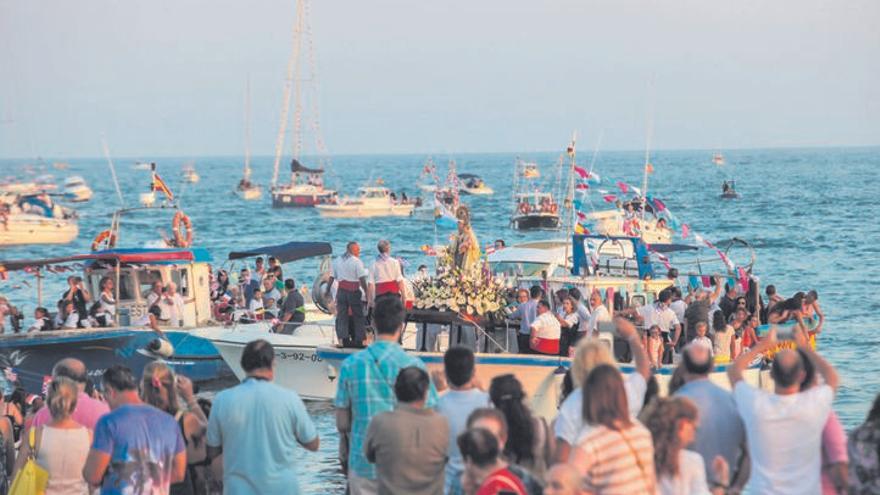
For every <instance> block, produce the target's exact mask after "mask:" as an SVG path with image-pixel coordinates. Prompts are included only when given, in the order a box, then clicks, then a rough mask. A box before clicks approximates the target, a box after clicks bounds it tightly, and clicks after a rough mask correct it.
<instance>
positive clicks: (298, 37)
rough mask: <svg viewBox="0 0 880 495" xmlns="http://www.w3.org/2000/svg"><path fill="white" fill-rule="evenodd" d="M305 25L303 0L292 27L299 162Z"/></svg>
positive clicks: (294, 140)
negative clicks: (302, 55)
mask: <svg viewBox="0 0 880 495" xmlns="http://www.w3.org/2000/svg"><path fill="white" fill-rule="evenodd" d="M304 25H305V0H297V2H296V25H295V27H294V38H293V39H294V42H293V59H294V69H295V74H296V80H295V81H294V86H293V136H292V138H291V144H293V158H295V159H296V160H297V161H300V155H302V113H303V112H302V80H303V78H302V57H301V54H302V33H303V26H304ZM293 178H294V172H293V171H291V172H290V182H291V183H293Z"/></svg>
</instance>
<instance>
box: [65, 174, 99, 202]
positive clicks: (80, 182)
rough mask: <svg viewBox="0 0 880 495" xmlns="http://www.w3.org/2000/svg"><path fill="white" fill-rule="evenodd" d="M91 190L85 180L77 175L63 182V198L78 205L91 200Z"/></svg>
mask: <svg viewBox="0 0 880 495" xmlns="http://www.w3.org/2000/svg"><path fill="white" fill-rule="evenodd" d="M92 194H93V193H92V189H91V188H90V187H89V186H88V184H86V180H85V179H83V178H82V177H80V176H78V175H74V176H72V177H68V178H67V179H65V180H64V197H65V198H66V199H67V200H68V201H72V202H74V203H79V202H83V201H88V200H90V199H92Z"/></svg>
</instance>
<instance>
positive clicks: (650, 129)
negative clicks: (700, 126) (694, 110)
mask: <svg viewBox="0 0 880 495" xmlns="http://www.w3.org/2000/svg"><path fill="white" fill-rule="evenodd" d="M648 84H649V87H648V89H649V92H650V97H651V98H652V101H650V102H649V103H648V113H647V115H646V116H645V117H646V118H645V120H646V123H645V124H646V125H645V169H644V172H643V177H642V221H644V219H645V210H647V206H648V171H649V170H650V169H652V168H653V165H651V138H653V137H654V136H653V134H654V108H653V107H654V102H653V89H654V81H653V79H652V80H651V81H649V83H648Z"/></svg>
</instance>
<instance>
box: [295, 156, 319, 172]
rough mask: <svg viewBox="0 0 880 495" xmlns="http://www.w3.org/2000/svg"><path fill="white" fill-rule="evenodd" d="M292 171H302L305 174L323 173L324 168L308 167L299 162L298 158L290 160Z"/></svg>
mask: <svg viewBox="0 0 880 495" xmlns="http://www.w3.org/2000/svg"><path fill="white" fill-rule="evenodd" d="M290 171H291V172H294V173H296V172H302V173H304V174H323V173H324V169H322V168H308V167H306V166H304V165H303V164H302V163H300V162H299V160H297V159H296V158H294V159H292V160H290Z"/></svg>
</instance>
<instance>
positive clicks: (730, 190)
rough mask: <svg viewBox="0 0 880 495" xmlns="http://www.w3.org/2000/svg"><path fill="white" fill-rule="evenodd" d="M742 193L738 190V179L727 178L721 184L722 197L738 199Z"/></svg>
mask: <svg viewBox="0 0 880 495" xmlns="http://www.w3.org/2000/svg"><path fill="white" fill-rule="evenodd" d="M738 198H740V194H739V193H738V192H736V181H735V180H726V181H724V182H723V183H722V184H721V199H738Z"/></svg>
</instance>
